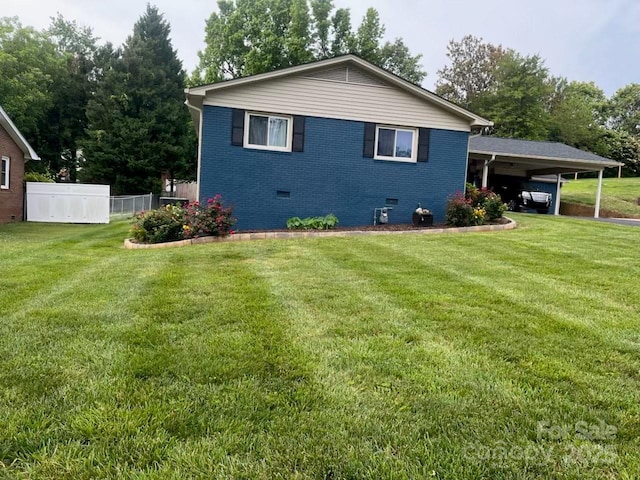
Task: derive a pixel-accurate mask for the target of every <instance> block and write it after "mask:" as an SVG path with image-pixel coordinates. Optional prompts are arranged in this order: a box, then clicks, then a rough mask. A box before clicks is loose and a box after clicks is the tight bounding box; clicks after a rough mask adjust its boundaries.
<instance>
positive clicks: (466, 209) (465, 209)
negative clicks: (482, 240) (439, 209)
mask: <svg viewBox="0 0 640 480" xmlns="http://www.w3.org/2000/svg"><path fill="white" fill-rule="evenodd" d="M446 221H447V225H450V226H452V227H468V226H470V225H476V223H474V222H475V220H474V212H473V207H472V206H471V200H469V199H467V198H465V196H464V195H462V194H461V193H458V194H456V195H455V196H454V197H451V198H449V201H448V202H447V213H446Z"/></svg>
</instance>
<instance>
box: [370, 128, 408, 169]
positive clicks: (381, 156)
mask: <svg viewBox="0 0 640 480" xmlns="http://www.w3.org/2000/svg"><path fill="white" fill-rule="evenodd" d="M381 128H384V129H385V130H396V132H397V131H401V132H411V133H413V142H412V145H411V158H407V157H396V156H395V151H396V146H395V141H394V145H393V152H394V154H393V156H390V157H387V156H384V155H378V133H379V132H380V129H381ZM374 148H375V151H374V155H373V158H374V160H392V161H394V162H406V163H416V162H417V161H418V160H417V159H418V129H417V128H406V127H396V126H394V125H376V138H375V144H374Z"/></svg>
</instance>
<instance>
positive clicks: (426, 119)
mask: <svg viewBox="0 0 640 480" xmlns="http://www.w3.org/2000/svg"><path fill="white" fill-rule="evenodd" d="M186 96H187V102H186V103H187V105H188V106H189V107H190V109H191V112H192V116H193V118H194V121H195V124H196V127H197V131H198V137H199V155H198V187H199V192H198V197H199V199H200V200H201V201H206V199H207V198H209V197H213V196H214V195H215V194H217V193H220V194H222V197H223V201H224V202H225V203H227V204H231V205H233V206H234V215H235V216H236V217H237V218H238V224H237V226H238V228H240V229H264V228H283V227H285V225H286V220H287V219H288V218H290V217H294V216H298V217H306V216H316V215H325V214H328V213H334V214H335V215H336V216H337V217H338V219H339V220H340V225H345V226H352V225H369V224H371V223H373V219H374V210H375V209H376V208H381V207H390V208H392V210H390V213H389V220H390V222H391V223H410V222H411V214H412V212H413V211H414V210H415V209H416V208H417V207H418V204H421V205H422V207H423V208H429V209H431V210H432V211H433V214H434V219H435V221H436V222H443V221H444V217H445V208H446V202H447V198H448V197H449V196H451V195H454V194H455V193H456V192H462V191H463V190H464V186H465V179H466V173H467V155H468V141H469V132H470V131H471V128H472V127H485V126H490V125H492V123H491V122H490V121H489V120H486V119H484V118H482V117H479V116H478V115H475V114H473V113H471V112H469V111H467V110H465V109H463V108H461V107H459V106H457V105H455V104H453V103H450V102H448V101H446V100H444V99H442V98H441V97H439V96H437V95H435V94H433V93H431V92H429V91H427V90H424V89H422V88H420V87H418V86H416V85H414V84H412V83H409V82H407V81H405V80H403V79H401V78H399V77H397V76H395V75H393V74H391V73H389V72H387V71H386V70H383V69H381V68H378V67H376V66H374V65H372V64H370V63H368V62H366V61H365V60H362V59H361V58H358V57H356V56H353V55H346V56H342V57H337V58H333V59H328V60H322V61H318V62H313V63H309V64H306V65H301V66H296V67H291V68H285V69H282V70H278V71H274V72H270V73H264V74H260V75H254V76H251V77H246V78H239V79H234V80H228V81H225V82H220V83H215V84H211V85H205V86H201V87H194V88H190V89H187V90H186Z"/></svg>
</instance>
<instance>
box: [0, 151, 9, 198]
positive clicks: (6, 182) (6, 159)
mask: <svg viewBox="0 0 640 480" xmlns="http://www.w3.org/2000/svg"><path fill="white" fill-rule="evenodd" d="M1 161H2V163H4V162H7V170H6V174H5V177H4V183H3V184H2V185H0V188H1V189H2V190H8V189H9V178H10V175H11V159H10V158H9V157H5V156H4V155H3V156H2V160H1ZM0 168H2V165H0Z"/></svg>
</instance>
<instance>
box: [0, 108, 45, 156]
mask: <svg viewBox="0 0 640 480" xmlns="http://www.w3.org/2000/svg"><path fill="white" fill-rule="evenodd" d="M0 125H2V126H3V127H4V129H5V130H6V131H7V133H8V134H9V136H10V137H11V138H12V139H13V141H14V142H16V145H18V147H19V148H20V150H22V153H23V154H24V159H25V160H40V157H39V156H38V154H37V153H36V152H35V150H34V149H33V148H32V147H31V145H29V142H27V140H26V139H25V138H24V137H23V136H22V134H21V133H20V130H18V128H17V127H16V126H15V124H14V123H13V121H12V120H11V118H9V115H7V112H5V111H4V109H3V108H2V107H0Z"/></svg>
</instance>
